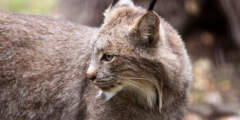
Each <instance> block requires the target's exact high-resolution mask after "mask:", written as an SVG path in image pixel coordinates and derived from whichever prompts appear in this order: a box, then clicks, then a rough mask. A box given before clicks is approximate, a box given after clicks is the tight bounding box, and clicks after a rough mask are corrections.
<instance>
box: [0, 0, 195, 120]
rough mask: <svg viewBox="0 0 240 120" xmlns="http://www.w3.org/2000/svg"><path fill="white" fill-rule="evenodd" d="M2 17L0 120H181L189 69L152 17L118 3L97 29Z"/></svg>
mask: <svg viewBox="0 0 240 120" xmlns="http://www.w3.org/2000/svg"><path fill="white" fill-rule="evenodd" d="M1 16H3V17H0V85H1V87H0V119H1V120H18V119H21V120H183V118H184V114H185V112H186V105H187V96H188V90H189V87H190V85H191V82H192V66H191V63H190V60H189V57H188V55H187V52H186V49H185V46H184V44H183V42H182V40H181V38H180V36H179V35H178V34H177V32H176V31H175V30H174V29H173V28H172V27H171V26H170V25H169V24H168V23H167V22H165V21H164V20H163V19H162V18H161V17H159V16H158V15H157V14H156V13H155V12H154V11H152V10H145V9H143V8H141V7H137V6H135V5H134V4H133V3H132V2H131V1H130V0H120V1H119V2H116V3H115V4H113V5H112V6H111V7H109V8H108V9H107V10H106V12H105V20H104V24H103V25H102V26H101V28H99V29H93V28H88V27H85V26H79V27H74V26H73V25H72V24H65V23H62V22H58V23H56V22H54V21H51V20H50V21H49V22H48V23H43V22H42V19H43V18H36V17H30V18H29V19H27V18H25V17H23V16H18V15H17V16H14V15H13V16H12V17H11V15H10V17H7V15H5V14H3V15H1ZM14 18H17V22H16V23H14V22H13V21H14V20H13V19H14ZM1 19H3V21H4V19H10V20H9V22H6V23H1ZM30 19H34V20H35V21H34V22H32V23H31V24H32V25H30V24H28V23H25V22H23V21H29V20H30ZM9 23H11V24H9ZM49 23H50V24H49ZM31 26H33V27H34V29H33V30H32V31H31V32H30V31H28V30H27V29H24V28H29V27H31ZM46 29H47V30H46ZM73 29H74V30H73ZM75 29H77V30H75ZM45 30H46V31H47V32H45ZM62 31H65V33H64V32H62ZM19 34H20V35H22V36H23V38H21V37H17V35H19ZM37 34H40V36H41V37H36V36H37ZM58 35H59V36H58Z"/></svg>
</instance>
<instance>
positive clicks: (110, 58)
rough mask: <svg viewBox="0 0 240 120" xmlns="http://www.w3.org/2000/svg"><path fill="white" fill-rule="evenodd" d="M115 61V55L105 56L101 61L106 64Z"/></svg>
mask: <svg viewBox="0 0 240 120" xmlns="http://www.w3.org/2000/svg"><path fill="white" fill-rule="evenodd" d="M113 59H114V55H109V54H103V56H102V58H101V60H102V61H105V62H111V61H112V60H113Z"/></svg>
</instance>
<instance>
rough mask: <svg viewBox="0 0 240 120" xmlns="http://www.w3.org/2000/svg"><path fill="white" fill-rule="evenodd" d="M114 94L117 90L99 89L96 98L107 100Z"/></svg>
mask: <svg viewBox="0 0 240 120" xmlns="http://www.w3.org/2000/svg"><path fill="white" fill-rule="evenodd" d="M116 94H117V92H104V91H102V90H99V92H98V94H97V96H96V98H103V99H104V100H105V101H109V100H110V99H111V98H112V97H114V96H115V95H116Z"/></svg>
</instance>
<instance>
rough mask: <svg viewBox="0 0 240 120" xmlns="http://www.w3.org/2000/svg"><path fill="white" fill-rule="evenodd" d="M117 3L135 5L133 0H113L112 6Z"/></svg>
mask: <svg viewBox="0 0 240 120" xmlns="http://www.w3.org/2000/svg"><path fill="white" fill-rule="evenodd" d="M116 5H119V6H121V5H131V6H132V5H134V4H133V2H132V0H112V5H111V8H112V7H114V6H116Z"/></svg>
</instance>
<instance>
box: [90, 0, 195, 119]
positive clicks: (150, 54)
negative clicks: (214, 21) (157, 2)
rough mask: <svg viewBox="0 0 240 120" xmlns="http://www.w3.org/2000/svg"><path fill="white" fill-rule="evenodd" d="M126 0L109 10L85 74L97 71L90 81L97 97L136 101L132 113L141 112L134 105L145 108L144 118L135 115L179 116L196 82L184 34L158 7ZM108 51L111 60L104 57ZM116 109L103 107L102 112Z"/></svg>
mask: <svg viewBox="0 0 240 120" xmlns="http://www.w3.org/2000/svg"><path fill="white" fill-rule="evenodd" d="M123 1H128V0H123ZM128 2H129V1H128ZM128 2H124V4H122V2H119V3H117V4H116V5H115V6H113V7H111V8H109V9H107V10H106V12H105V21H104V24H103V25H102V27H101V28H100V30H99V32H98V34H97V36H96V38H95V41H94V44H93V46H92V49H93V52H92V56H91V62H90V65H89V69H88V71H87V74H89V75H94V76H95V77H94V79H93V80H92V82H91V83H93V84H94V86H96V87H97V90H98V91H99V93H100V94H98V95H97V96H98V97H97V98H99V99H101V98H102V99H105V102H106V103H109V104H110V103H112V102H113V101H114V102H116V101H117V102H120V103H121V101H125V102H127V103H125V102H124V103H125V104H130V105H131V106H132V108H131V110H129V111H128V112H130V113H131V112H136V113H138V111H141V110H138V109H134V108H135V107H136V106H141V107H142V109H143V111H145V110H146V111H145V113H142V115H140V116H141V117H142V118H138V117H136V118H134V120H135V119H136V120H157V119H161V120H169V119H170V120H181V119H183V116H184V113H185V109H186V100H187V94H188V89H189V86H190V85H191V82H192V67H191V63H190V60H189V57H188V55H187V52H186V50H185V46H184V44H183V42H182V40H181V37H180V36H179V35H178V34H177V32H176V31H175V30H174V29H173V28H172V27H171V26H170V25H169V24H168V23H167V22H165V21H164V19H162V18H161V17H160V16H158V15H157V14H156V13H155V12H153V11H147V10H145V9H143V8H140V7H137V6H134V5H133V3H132V2H131V3H128ZM105 55H108V56H109V57H110V58H111V59H110V60H108V61H104V60H102V58H103V57H104V56H105ZM90 68H91V70H90ZM126 96H128V97H126ZM129 97H130V98H129ZM122 98H125V99H124V100H123V99H122ZM126 98H127V99H126ZM122 105H123V106H124V104H122ZM93 106H94V105H93ZM116 106H117V105H116ZM123 106H121V107H120V108H124V107H123ZM111 107H113V106H111ZM118 107H119V106H118ZM96 109H97V108H96ZM112 110H113V108H102V109H99V111H105V112H106V113H104V114H107V113H108V112H109V111H112ZM147 111H152V112H147ZM119 112H120V114H121V112H122V111H119ZM97 113H98V112H97ZM110 113H111V112H110ZM102 114H103V113H102ZM149 115H153V116H151V117H149ZM110 116H111V115H110ZM100 118H101V117H100ZM111 118H112V119H113V118H114V119H115V120H118V119H119V120H120V118H118V117H117V116H115V117H113V116H112V117H111ZM96 119H97V118H96ZM101 119H103V118H101ZM122 119H124V118H121V120H122ZM99 120H100V119H99ZM124 120H125V119H124ZM126 120H128V119H127V118H126Z"/></svg>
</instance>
